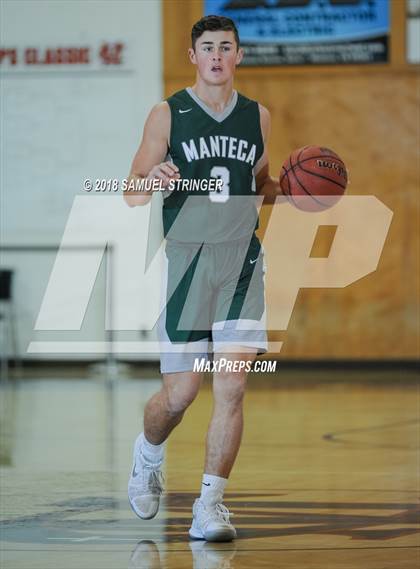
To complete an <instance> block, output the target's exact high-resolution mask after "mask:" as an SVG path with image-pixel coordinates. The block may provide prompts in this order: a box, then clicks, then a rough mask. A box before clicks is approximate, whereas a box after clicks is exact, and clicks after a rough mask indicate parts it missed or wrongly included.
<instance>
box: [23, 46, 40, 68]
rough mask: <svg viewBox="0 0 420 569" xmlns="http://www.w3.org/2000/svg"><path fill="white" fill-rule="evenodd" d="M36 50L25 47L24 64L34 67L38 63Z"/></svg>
mask: <svg viewBox="0 0 420 569" xmlns="http://www.w3.org/2000/svg"><path fill="white" fill-rule="evenodd" d="M37 60H38V50H37V49H36V48H35V47H27V48H26V49H25V63H26V64H27V65H36V64H37V63H38V61H37Z"/></svg>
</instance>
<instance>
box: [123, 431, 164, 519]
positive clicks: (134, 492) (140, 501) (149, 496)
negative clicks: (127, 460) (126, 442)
mask: <svg viewBox="0 0 420 569" xmlns="http://www.w3.org/2000/svg"><path fill="white" fill-rule="evenodd" d="M140 442H141V435H139V436H138V437H137V439H136V442H135V443H134V452H133V468H132V471H131V476H130V479H129V481H128V501H129V502H130V506H131V508H132V510H133V512H134V513H135V514H136V516H138V517H139V518H142V519H143V520H150V519H151V518H154V517H155V516H156V514H157V513H158V510H159V502H160V496H161V494H162V492H163V474H162V472H161V470H160V468H161V465H162V462H159V463H157V464H152V463H150V462H148V461H146V460H145V458H144V456H143V455H142V453H141V448H140Z"/></svg>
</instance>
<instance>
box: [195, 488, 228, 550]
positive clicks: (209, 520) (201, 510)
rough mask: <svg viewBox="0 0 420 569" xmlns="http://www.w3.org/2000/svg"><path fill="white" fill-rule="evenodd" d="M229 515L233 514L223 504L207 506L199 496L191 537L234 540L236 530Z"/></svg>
mask: <svg viewBox="0 0 420 569" xmlns="http://www.w3.org/2000/svg"><path fill="white" fill-rule="evenodd" d="M229 516H233V514H231V513H230V512H229V510H228V509H227V508H226V506H224V505H223V504H215V505H213V506H207V505H205V504H203V502H202V501H201V500H200V499H199V498H198V499H197V500H196V501H195V502H194V506H193V521H192V525H191V528H190V531H189V534H190V537H192V538H193V539H205V540H206V541H232V540H233V539H235V538H236V530H235V528H234V527H233V525H232V524H231V523H230V521H229Z"/></svg>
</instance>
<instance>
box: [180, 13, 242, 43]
mask: <svg viewBox="0 0 420 569" xmlns="http://www.w3.org/2000/svg"><path fill="white" fill-rule="evenodd" d="M219 30H221V31H224V32H233V33H234V35H235V41H236V44H237V46H238V49H239V34H238V29H237V27H236V26H235V22H234V21H233V20H231V19H230V18H225V17H224V16H214V15H212V16H204V18H201V20H198V22H196V23H195V24H194V25H193V27H192V30H191V44H192V48H193V49H194V50H195V44H196V42H197V40H198V38H199V37H200V36H202V35H203V34H204V32H217V31H219Z"/></svg>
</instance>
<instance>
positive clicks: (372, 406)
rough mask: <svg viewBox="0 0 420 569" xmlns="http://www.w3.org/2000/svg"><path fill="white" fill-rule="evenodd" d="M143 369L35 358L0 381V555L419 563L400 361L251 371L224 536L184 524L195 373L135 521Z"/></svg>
mask: <svg viewBox="0 0 420 569" xmlns="http://www.w3.org/2000/svg"><path fill="white" fill-rule="evenodd" d="M145 373H147V375H146V377H145V378H144V379H143V380H142V381H138V380H136V379H134V378H126V379H120V380H118V381H117V382H116V384H115V385H114V387H113V388H110V387H107V386H106V384H104V383H103V382H102V381H101V380H100V379H92V378H91V379H86V378H84V379H80V378H77V377H73V378H72V377H64V376H63V375H62V376H60V375H58V374H57V375H56V377H48V378H47V377H46V376H44V377H43V376H42V374H40V373H39V372H38V377H35V376H32V377H31V378H27V379H24V380H20V381H14V380H9V382H8V383H7V384H3V385H2V387H1V395H2V409H1V411H2V413H1V424H0V426H1V432H2V436H1V445H0V464H1V471H0V472H1V479H0V480H1V493H2V496H1V526H0V527H1V539H2V543H1V559H0V566H1V567H2V569H33V568H37V569H50V568H51V569H76V568H77V569H93V568H95V569H96V568H97V569H121V568H132V569H133V568H142V569H143V568H153V569H158V568H177V569H189V568H193V569H213V568H214V569H216V568H217V569H218V568H224V569H226V568H230V567H232V568H244V569H245V568H247V569H251V568H252V569H253V568H255V567H264V568H270V569H271V568H273V569H274V568H282V569H287V568H299V569H301V568H305V569H312V568H315V567H316V568H322V569H327V568H332V569H341V568H349V569H350V568H352V569H353V568H359V567H362V568H363V569H373V568H375V569H385V568H392V569H405V568H413V569H414V568H418V567H419V562H420V557H419V545H420V526H419V519H420V516H419V478H418V475H419V457H420V454H419V409H420V407H419V403H420V398H419V384H418V381H417V378H416V375H415V373H414V372H405V373H403V372H397V371H386V372H367V371H364V372H362V371H347V372H344V371H313V372H310V371H305V372H302V371H299V372H298V371H288V372H287V371H283V372H281V373H279V374H276V375H270V376H263V375H257V374H255V375H253V376H251V377H250V379H249V388H248V392H247V396H246V410H245V431H244V437H243V443H242V448H241V451H240V454H239V457H238V460H237V462H236V465H235V468H234V471H233V473H232V476H231V479H230V482H229V485H228V491H227V494H226V500H225V503H226V505H227V506H228V507H229V508H230V509H231V510H232V511H233V512H234V514H235V515H234V517H233V520H232V521H233V523H234V524H235V526H236V528H237V530H238V539H237V540H236V541H235V542H233V543H227V544H206V543H203V542H190V540H189V539H188V535H187V531H188V528H189V524H190V520H191V506H192V502H193V500H194V498H195V497H196V495H197V492H198V490H199V487H200V482H201V473H202V464H203V457H204V446H203V441H204V438H205V431H206V426H207V423H208V419H209V416H210V412H211V389H210V382H209V381H208V379H207V380H206V381H205V383H204V385H203V388H202V390H201V392H200V395H199V397H198V398H197V400H196V401H195V402H194V404H193V405H192V407H191V408H190V409H189V410H188V412H187V414H186V416H185V418H184V421H183V423H182V424H181V425H180V426H179V427H178V428H177V429H176V431H174V433H173V435H172V436H171V438H170V439H169V442H168V444H167V449H166V451H167V452H166V462H165V469H164V471H165V476H166V480H167V494H166V496H165V498H164V499H163V502H162V507H161V510H160V512H159V514H158V516H157V517H156V518H155V519H154V520H151V521H142V520H139V519H137V518H136V517H135V516H134V514H133V513H132V512H131V510H130V508H129V505H128V502H127V498H126V484H127V477H128V473H129V470H130V467H131V447H132V442H133V440H134V438H135V436H136V435H137V433H138V431H139V429H140V424H141V423H140V418H141V414H142V409H143V408H144V404H145V403H146V401H147V399H148V398H149V397H150V395H151V394H152V393H154V392H155V391H156V390H158V389H159V379H157V376H156V373H149V372H143V375H145ZM67 375H68V374H67ZM152 376H154V377H152ZM148 377H150V379H148Z"/></svg>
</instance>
